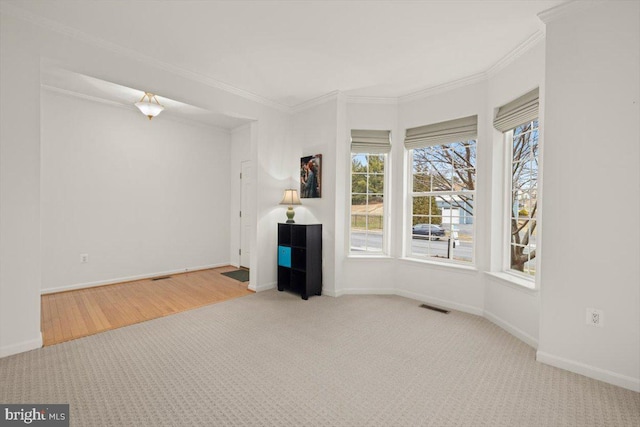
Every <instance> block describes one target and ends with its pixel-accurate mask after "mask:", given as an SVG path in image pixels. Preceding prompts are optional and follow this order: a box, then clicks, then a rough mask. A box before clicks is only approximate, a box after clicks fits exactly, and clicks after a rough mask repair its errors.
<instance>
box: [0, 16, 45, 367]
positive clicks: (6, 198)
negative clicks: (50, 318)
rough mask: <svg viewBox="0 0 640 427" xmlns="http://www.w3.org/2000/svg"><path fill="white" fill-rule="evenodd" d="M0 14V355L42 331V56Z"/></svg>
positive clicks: (23, 346)
mask: <svg viewBox="0 0 640 427" xmlns="http://www.w3.org/2000/svg"><path fill="white" fill-rule="evenodd" d="M26 40H29V28H25V27H24V26H22V25H20V23H19V22H15V21H13V20H9V19H6V17H5V16H4V15H1V14H0V55H1V60H0V93H1V94H2V96H1V97H0V357H3V356H6V355H8V354H13V353H19V352H21V351H26V350H30V349H33V348H37V347H39V346H41V345H42V337H41V335H40V256H39V251H40V126H38V121H39V118H40V106H39V98H40V60H39V58H38V56H37V55H34V54H31V53H29V52H26V51H25V50H24V48H23V45H24V44H25V41H26Z"/></svg>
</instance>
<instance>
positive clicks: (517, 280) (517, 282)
mask: <svg viewBox="0 0 640 427" xmlns="http://www.w3.org/2000/svg"><path fill="white" fill-rule="evenodd" d="M485 273H486V274H487V275H489V276H491V277H494V278H496V279H499V280H500V283H502V284H503V285H507V286H509V287H511V288H513V289H517V290H519V291H523V292H526V293H528V294H532V295H535V294H537V293H538V289H537V288H536V284H535V282H533V281H531V280H527V279H524V278H522V277H518V276H516V275H513V274H509V273H504V272H489V271H486V272H485Z"/></svg>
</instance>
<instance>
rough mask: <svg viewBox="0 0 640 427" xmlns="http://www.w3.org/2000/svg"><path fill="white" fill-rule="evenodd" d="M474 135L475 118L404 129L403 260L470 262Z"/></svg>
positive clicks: (472, 253)
mask: <svg viewBox="0 0 640 427" xmlns="http://www.w3.org/2000/svg"><path fill="white" fill-rule="evenodd" d="M476 135H477V116H471V117H466V118H462V119H456V120H451V121H447V122H441V123H437V124H434V125H427V126H422V127H419V128H413V129H407V137H406V139H405V147H406V148H407V149H408V153H409V154H408V155H409V165H410V168H411V170H410V182H409V195H410V197H409V199H410V207H409V212H410V214H409V219H408V223H407V224H408V226H407V236H408V239H407V240H408V243H407V245H406V255H407V257H410V258H416V259H426V260H431V261H444V262H454V263H462V264H473V263H474V252H475V244H474V243H475V242H474V240H475V218H474V207H475V197H476V153H477V147H476V146H477V141H476ZM409 227H410V228H409Z"/></svg>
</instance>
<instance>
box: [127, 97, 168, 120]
mask: <svg viewBox="0 0 640 427" xmlns="http://www.w3.org/2000/svg"><path fill="white" fill-rule="evenodd" d="M145 98H146V100H145ZM134 105H135V106H136V107H138V109H139V110H140V111H142V114H144V115H145V116H147V117H149V120H151V119H152V118H154V117H155V116H157V115H158V114H160V113H162V110H164V107H163V106H162V105H160V103H159V102H158V99H157V98H156V96H155V95H154V94H152V93H149V92H145V94H144V96H143V97H142V99H141V100H140V101H138V102H136V103H135V104H134Z"/></svg>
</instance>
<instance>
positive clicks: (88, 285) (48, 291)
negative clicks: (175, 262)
mask: <svg viewBox="0 0 640 427" xmlns="http://www.w3.org/2000/svg"><path fill="white" fill-rule="evenodd" d="M227 265H229V263H228V262H224V263H220V264H210V265H202V266H198V267H188V268H181V269H177V270H168V271H161V272H157V273H148V274H140V275H137V276H128V277H119V278H117V279H108V280H98V281H95V282H86V283H76V284H74V285H68V286H59V287H57V288H46V289H42V290H41V291H40V294H41V295H46V294H55V293H57V292H66V291H73V290H76V289H85V288H93V287H96V286H105V285H115V284H116V283H125V282H133V281H136V280H144V279H151V278H153V277H158V276H167V275H170V274H179V273H188V272H191V271H200V270H208V269H210V268H218V267H224V266H227Z"/></svg>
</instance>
